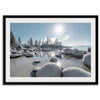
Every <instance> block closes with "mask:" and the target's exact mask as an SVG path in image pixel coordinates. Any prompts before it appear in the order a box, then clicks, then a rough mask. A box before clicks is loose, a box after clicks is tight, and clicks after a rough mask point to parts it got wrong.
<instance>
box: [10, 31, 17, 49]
mask: <svg viewBox="0 0 100 100" xmlns="http://www.w3.org/2000/svg"><path fill="white" fill-rule="evenodd" d="M15 43H16V39H15V37H14V34H13V32H12V31H11V32H10V44H11V46H12V48H13V47H14V44H15Z"/></svg>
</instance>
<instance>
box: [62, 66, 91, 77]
mask: <svg viewBox="0 0 100 100" xmlns="http://www.w3.org/2000/svg"><path fill="white" fill-rule="evenodd" d="M90 76H91V75H90V73H89V72H87V71H85V70H83V69H80V68H77V67H69V68H65V69H64V70H63V71H62V77H90Z"/></svg>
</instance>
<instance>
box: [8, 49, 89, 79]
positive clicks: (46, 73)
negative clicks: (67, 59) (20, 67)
mask: <svg viewBox="0 0 100 100" xmlns="http://www.w3.org/2000/svg"><path fill="white" fill-rule="evenodd" d="M36 55H38V51H34V50H32V49H31V50H30V49H29V50H24V49H22V50H10V58H14V59H15V58H18V57H22V56H25V57H27V58H30V57H34V56H36ZM61 55H71V56H72V57H75V58H77V59H81V60H82V62H83V64H84V65H85V66H86V67H87V68H89V69H91V48H88V51H84V50H78V49H64V50H63V51H62V52H60V53H58V54H56V55H55V56H54V57H52V58H51V59H50V60H49V62H50V63H47V64H46V65H42V66H41V67H38V68H33V70H32V71H31V73H30V74H31V76H32V77H90V76H91V74H90V72H88V71H85V70H83V69H81V68H77V67H74V66H70V67H67V68H64V67H63V66H58V65H56V64H55V62H57V60H58V59H61ZM39 63H40V64H41V60H39V59H37V60H34V62H33V65H35V64H39Z"/></svg>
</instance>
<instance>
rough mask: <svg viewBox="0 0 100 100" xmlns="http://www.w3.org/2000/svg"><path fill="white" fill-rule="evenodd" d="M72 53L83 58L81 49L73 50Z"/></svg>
mask: <svg viewBox="0 0 100 100" xmlns="http://www.w3.org/2000/svg"><path fill="white" fill-rule="evenodd" d="M72 55H73V56H74V57H76V58H82V57H83V54H82V53H81V52H80V51H79V50H73V54H72Z"/></svg>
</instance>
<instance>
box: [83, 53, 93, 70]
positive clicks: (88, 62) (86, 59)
mask: <svg viewBox="0 0 100 100" xmlns="http://www.w3.org/2000/svg"><path fill="white" fill-rule="evenodd" d="M82 61H83V64H84V65H86V66H87V67H88V68H91V53H88V54H85V55H84V56H83V59H82Z"/></svg>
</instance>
